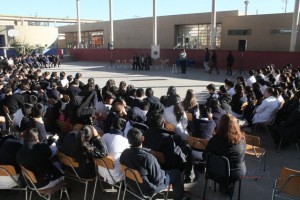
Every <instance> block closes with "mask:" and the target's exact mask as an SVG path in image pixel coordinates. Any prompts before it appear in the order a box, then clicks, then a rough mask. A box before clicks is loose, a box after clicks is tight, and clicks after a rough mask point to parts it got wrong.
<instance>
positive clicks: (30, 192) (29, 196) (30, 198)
mask: <svg viewBox="0 0 300 200" xmlns="http://www.w3.org/2000/svg"><path fill="white" fill-rule="evenodd" d="M31 196H32V190H30V194H29V200H31Z"/></svg>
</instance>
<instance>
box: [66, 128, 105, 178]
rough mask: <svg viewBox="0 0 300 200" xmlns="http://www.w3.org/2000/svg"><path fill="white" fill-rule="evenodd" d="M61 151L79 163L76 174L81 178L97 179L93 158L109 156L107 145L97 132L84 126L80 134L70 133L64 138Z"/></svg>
mask: <svg viewBox="0 0 300 200" xmlns="http://www.w3.org/2000/svg"><path fill="white" fill-rule="evenodd" d="M61 151H62V153H64V154H65V155H67V156H70V157H72V158H74V159H75V160H76V161H77V162H78V163H79V167H78V168H76V172H77V173H78V175H79V176H80V177H81V178H93V177H95V165H94V162H93V158H103V157H106V156H107V155H108V153H107V147H106V145H105V143H104V142H103V140H102V139H101V137H100V136H99V134H98V132H97V130H96V129H95V128H94V127H93V126H90V125H86V126H84V127H83V129H82V130H81V131H80V132H76V131H73V132H71V133H68V134H67V135H66V136H65V138H64V141H63V146H62V148H61Z"/></svg>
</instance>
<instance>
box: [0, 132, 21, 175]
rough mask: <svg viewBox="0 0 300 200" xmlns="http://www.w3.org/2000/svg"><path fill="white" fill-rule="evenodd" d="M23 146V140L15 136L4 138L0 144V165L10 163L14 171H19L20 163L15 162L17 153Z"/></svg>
mask: <svg viewBox="0 0 300 200" xmlns="http://www.w3.org/2000/svg"><path fill="white" fill-rule="evenodd" d="M22 147H23V142H22V141H21V140H19V139H18V138H16V137H13V136H12V137H11V138H8V139H7V140H5V141H4V142H3V143H2V145H1V146H0V165H12V166H14V167H15V169H16V172H17V173H20V165H19V164H18V163H17V153H18V151H19V150H20V149H21V148H22Z"/></svg>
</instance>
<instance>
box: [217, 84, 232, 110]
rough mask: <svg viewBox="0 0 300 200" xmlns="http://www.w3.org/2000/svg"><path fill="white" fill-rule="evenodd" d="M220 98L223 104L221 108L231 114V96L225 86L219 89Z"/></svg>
mask: <svg viewBox="0 0 300 200" xmlns="http://www.w3.org/2000/svg"><path fill="white" fill-rule="evenodd" d="M218 94H219V97H218V100H219V102H220V104H221V108H222V109H223V110H225V111H226V112H227V113H231V106H230V102H231V96H230V95H229V94H228V93H227V90H226V88H225V86H224V85H222V86H220V88H219V93H218Z"/></svg>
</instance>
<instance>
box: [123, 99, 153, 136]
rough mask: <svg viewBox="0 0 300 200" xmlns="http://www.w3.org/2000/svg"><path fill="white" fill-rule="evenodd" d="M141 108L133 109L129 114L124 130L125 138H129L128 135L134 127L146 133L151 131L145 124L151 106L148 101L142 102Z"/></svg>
mask: <svg viewBox="0 0 300 200" xmlns="http://www.w3.org/2000/svg"><path fill="white" fill-rule="evenodd" d="M139 106H140V107H132V108H131V109H130V110H129V111H128V112H127V122H126V125H125V129H124V136H125V137H127V133H128V131H129V130H130V129H131V128H132V127H136V128H139V129H140V130H141V131H146V130H148V129H149V127H148V126H147V125H146V124H145V123H146V119H147V116H146V115H147V112H148V110H149V106H150V104H149V103H148V102H147V101H142V102H140V104H139Z"/></svg>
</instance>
